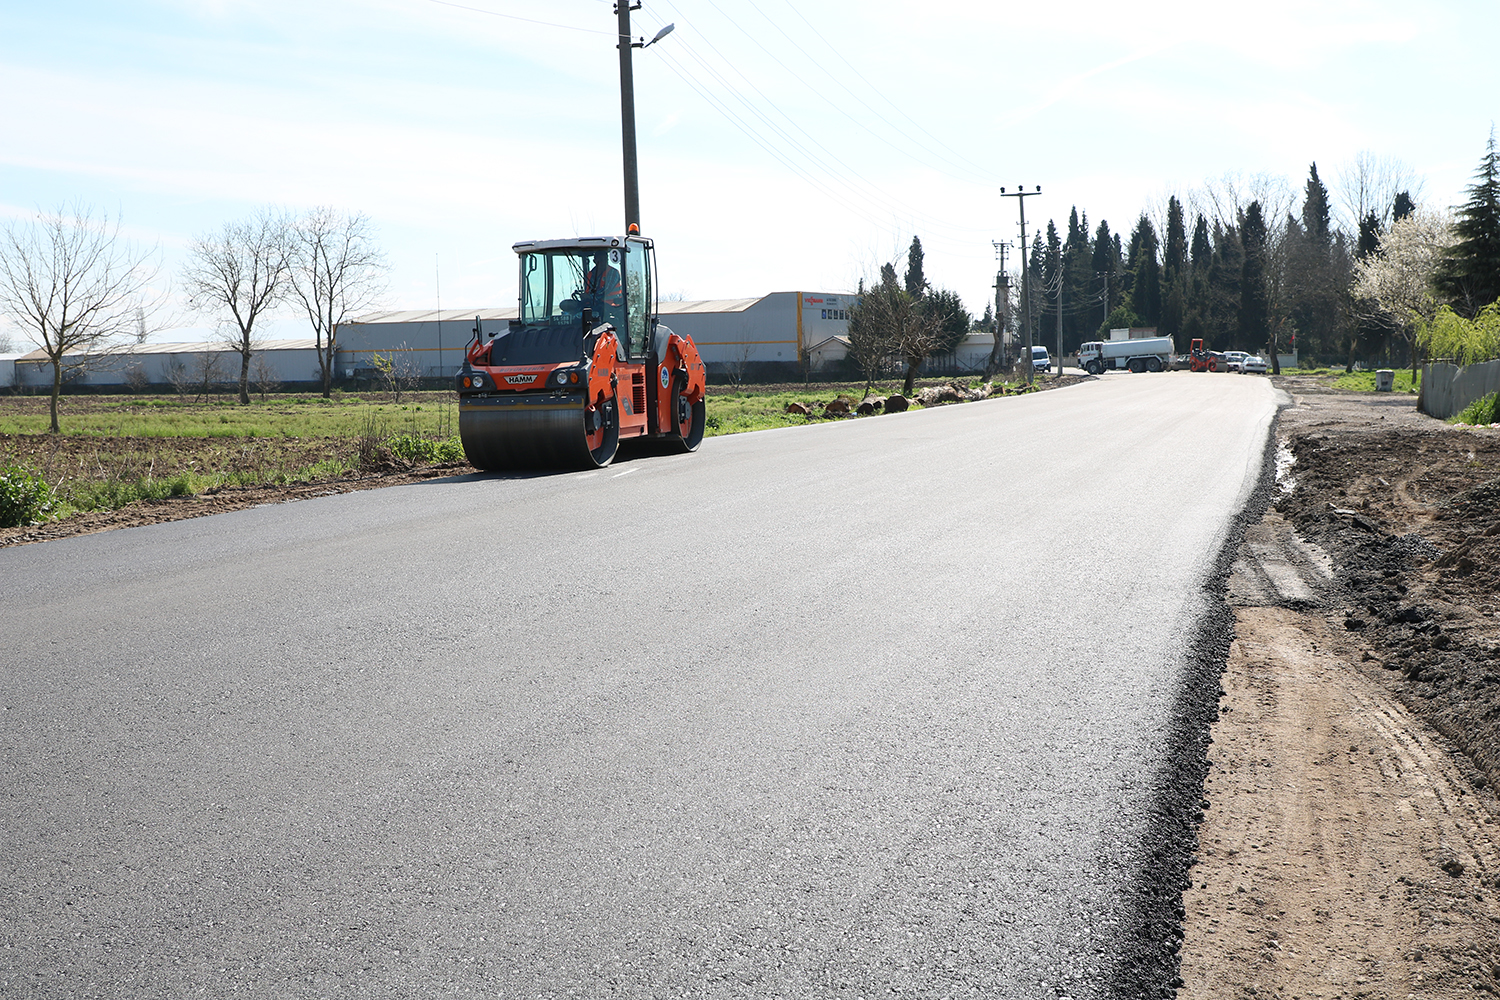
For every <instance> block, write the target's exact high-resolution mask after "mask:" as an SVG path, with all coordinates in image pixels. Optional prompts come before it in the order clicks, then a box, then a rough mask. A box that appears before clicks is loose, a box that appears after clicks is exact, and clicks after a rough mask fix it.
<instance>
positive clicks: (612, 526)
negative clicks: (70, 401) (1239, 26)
mask: <svg viewBox="0 0 1500 1000" xmlns="http://www.w3.org/2000/svg"><path fill="white" fill-rule="evenodd" d="M1273 397H1274V390H1273V389H1272V387H1271V386H1270V384H1269V382H1268V381H1267V380H1263V379H1247V378H1237V377H1229V376H1212V375H1197V376H1195V375H1189V374H1186V373H1173V374H1164V375H1160V376H1151V375H1141V376H1130V375H1118V376H1108V377H1106V378H1104V379H1102V380H1099V381H1097V382H1090V383H1085V384H1081V385H1077V386H1073V387H1069V388H1065V389H1061V390H1057V391H1054V392H1047V393H1041V394H1037V395H1034V396H1026V397H1022V398H1012V399H1001V400H993V401H989V402H984V403H973V404H965V405H962V406H952V407H944V408H939V409H934V410H926V411H918V412H910V413H906V414H900V415H890V416H885V417H880V418H876V419H866V420H860V421H851V422H844V423H837V424H832V423H830V424H820V425H816V426H809V427H806V428H792V429H787V430H779V431H768V432H762V433H757V434H747V435H739V436H734V437H728V438H715V439H710V440H709V441H707V442H706V443H705V444H704V446H703V448H702V450H701V451H700V452H699V453H698V454H696V455H690V456H674V457H667V458H650V459H642V460H637V461H629V462H623V463H620V464H617V465H615V466H612V467H610V468H607V469H603V470H600V471H597V472H592V473H581V474H571V475H553V476H535V477H515V478H502V477H466V478H461V479H452V480H443V481H437V482H432V483H426V484H422V485H415V486H405V487H397V488H392V489H388V490H382V491H369V492H361V493H350V494H344V495H340V496H332V497H327V498H322V499H317V500H308V501H302V502H299V503H295V504H282V505H275V506H268V507H262V508H257V509H254V510H250V511H245V512H240V513H235V514H225V515H220V516H216V517H211V518H203V519H198V520H191V521H180V522H175V523H170V524H162V525H157V526H152V527H146V528H134V529H128V530H123V531H116V532H111V533H107V534H98V535H89V536H83V537H78V538H72V539H67V540H61V541H55V542H48V543H43V544H37V545H29V546H22V547H16V548H10V549H4V550H0V609H3V610H4V616H3V618H0V682H3V683H0V700H3V706H0V707H3V712H0V809H3V818H0V995H4V996H6V997H62V996H79V997H126V996H143V997H144V996H151V997H188V996H194V997H197V996H207V997H229V996H241V995H252V996H277V997H301V996H307V997H312V996H335V995H337V996H345V995H349V996H361V995H368V996H382V997H385V996H411V997H469V996H476V997H477V996H486V997H496V996H505V997H511V996H548V997H552V996H556V997H572V996H578V997H606V996H624V997H665V996H677V995H685V996H745V997H762V996H783V995H784V996H789V997H806V996H841V997H842V996H848V997H856V996H875V995H877V994H879V995H886V994H887V993H888V992H890V993H894V994H896V995H902V996H924V997H925V996H947V995H949V994H950V993H952V994H954V995H967V993H968V992H969V991H970V990H974V991H977V994H978V995H985V996H1005V997H1046V998H1055V997H1058V996H1070V997H1088V996H1094V995H1098V993H1099V991H1100V990H1102V989H1103V985H1102V981H1103V977H1104V976H1105V975H1106V971H1107V967H1108V966H1109V964H1110V961H1111V958H1112V956H1114V955H1116V954H1118V952H1119V942H1118V938H1117V935H1118V934H1120V933H1123V932H1124V929H1123V928H1121V927H1120V926H1119V923H1120V921H1121V920H1122V919H1124V917H1123V914H1124V909H1123V903H1122V901H1121V900H1122V893H1123V892H1124V891H1125V890H1126V889H1127V888H1128V886H1129V885H1130V884H1131V882H1132V880H1133V879H1135V878H1136V877H1137V875H1138V874H1139V864H1140V862H1139V860H1138V847H1139V838H1140V836H1141V833H1142V830H1143V829H1144V826H1145V823H1146V819H1145V817H1143V816H1142V815H1141V813H1142V806H1143V804H1145V803H1147V802H1148V801H1149V800H1150V798H1151V796H1152V794H1153V791H1154V784H1153V783H1154V781H1155V776H1156V775H1157V774H1158V773H1159V772H1160V768H1161V765H1162V764H1163V761H1162V760H1161V759H1160V758H1161V755H1162V749H1161V748H1162V742H1161V734H1162V732H1163V731H1164V729H1165V727H1166V725H1167V723H1168V721H1169V715H1170V709H1171V699H1172V696H1173V694H1174V693H1175V691H1176V687H1177V684H1178V681H1179V680H1180V677H1181V673H1182V665H1183V648H1184V643H1185V640H1186V639H1187V638H1188V637H1189V636H1190V635H1191V634H1192V630H1193V629H1194V627H1195V624H1196V622H1197V621H1198V616H1199V613H1200V611H1201V609H1202V598H1201V596H1200V593H1199V588H1200V584H1201V582H1202V580H1203V578H1204V575H1205V574H1206V573H1207V572H1208V570H1209V567H1210V564H1211V560H1212V558H1213V556H1214V554H1215V552H1216V549H1217V547H1218V545H1219V543H1220V540H1221V539H1222V537H1223V534H1224V532H1225V531H1226V530H1227V527H1228V525H1229V523H1230V521H1231V518H1232V516H1233V515H1234V513H1235V512H1236V511H1237V510H1238V508H1239V506H1240V505H1241V504H1242V503H1243V501H1244V499H1245V497H1246V495H1247V492H1248V491H1249V490H1250V488H1251V487H1252V485H1253V483H1254V480H1255V477H1256V475H1257V473H1258V470H1259V467H1260V458H1261V454H1262V448H1263V446H1264V443H1265V440H1266V436H1267V429H1268V427H1269V424H1270V421H1271V418H1272V415H1273V412H1274V406H1275V402H1274V398H1273Z"/></svg>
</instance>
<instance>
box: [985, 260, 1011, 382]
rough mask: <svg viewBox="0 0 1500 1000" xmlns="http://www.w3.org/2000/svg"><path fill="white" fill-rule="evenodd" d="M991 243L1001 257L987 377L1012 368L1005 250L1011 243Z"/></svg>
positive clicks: (996, 282)
mask: <svg viewBox="0 0 1500 1000" xmlns="http://www.w3.org/2000/svg"><path fill="white" fill-rule="evenodd" d="M990 243H991V245H992V246H994V248H995V256H996V257H998V258H999V259H1000V271H999V272H998V273H997V274H996V275H995V343H994V344H993V345H992V346H991V347H990V363H989V365H988V366H987V369H986V371H985V377H986V378H988V377H990V376H991V375H993V374H995V372H997V371H999V370H1000V369H1002V368H1004V369H1007V370H1009V368H1010V352H1009V351H1007V350H1006V349H1005V347H1006V345H1005V329H1006V327H1008V326H1009V325H1010V324H1009V323H1008V322H1006V321H1007V320H1008V319H1009V318H1010V316H1009V313H1010V278H1009V276H1008V275H1007V274H1006V273H1005V251H1006V250H1009V249H1010V247H1011V244H1010V243H1009V242H1000V241H997V240H991V241H990Z"/></svg>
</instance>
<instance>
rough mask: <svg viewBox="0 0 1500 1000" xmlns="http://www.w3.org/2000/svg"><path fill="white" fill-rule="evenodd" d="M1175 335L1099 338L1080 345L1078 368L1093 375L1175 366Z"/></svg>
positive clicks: (1156, 370) (1146, 370)
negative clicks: (1173, 342)
mask: <svg viewBox="0 0 1500 1000" xmlns="http://www.w3.org/2000/svg"><path fill="white" fill-rule="evenodd" d="M1172 351H1173V346H1172V338H1171V337H1138V338H1136V339H1134V340H1095V341H1091V342H1090V343H1087V344H1081V345H1079V347H1078V367H1080V368H1082V369H1083V370H1084V371H1086V372H1088V373H1089V374H1090V375H1103V374H1104V373H1105V372H1107V371H1120V370H1124V371H1131V372H1160V371H1166V370H1168V369H1169V368H1171V367H1172Z"/></svg>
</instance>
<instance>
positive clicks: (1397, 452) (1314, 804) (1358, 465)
mask: <svg viewBox="0 0 1500 1000" xmlns="http://www.w3.org/2000/svg"><path fill="white" fill-rule="evenodd" d="M1281 385H1282V387H1283V388H1284V389H1285V390H1286V391H1288V392H1289V393H1290V394H1291V396H1292V399H1293V405H1292V406H1291V407H1290V408H1288V409H1287V410H1285V411H1283V414H1282V418H1281V422H1280V427H1279V432H1278V435H1279V438H1280V443H1281V445H1282V447H1283V449H1284V453H1283V460H1284V461H1283V466H1284V474H1283V476H1282V487H1283V489H1281V490H1280V491H1278V494H1277V497H1276V499H1275V500H1274V501H1273V503H1272V507H1271V509H1270V510H1269V511H1268V512H1267V514H1266V516H1265V518H1264V519H1263V520H1262V521H1261V522H1260V523H1259V524H1257V525H1254V526H1252V527H1251V528H1250V529H1249V530H1248V531H1247V534H1246V538H1245V540H1244V543H1243V545H1242V546H1241V549H1240V556H1239V559H1238V560H1237V562H1236V563H1235V567H1234V570H1233V572H1232V574H1231V579H1230V582H1229V595H1228V596H1229V600H1230V603H1231V605H1232V606H1233V607H1234V610H1235V618H1236V638H1235V641H1234V643H1233V644H1232V645H1231V648H1230V654H1229V659H1228V663H1227V665H1226V669H1225V672H1224V675H1223V681H1222V685H1223V690H1224V694H1223V697H1222V699H1221V702H1220V718H1219V721H1218V722H1217V723H1216V724H1215V726H1214V728H1213V745H1212V747H1211V750H1210V753H1209V764H1210V771H1209V776H1208V778H1207V781H1206V784H1205V800H1204V819H1203V821H1202V823H1201V825H1200V827H1199V832H1198V836H1199V844H1200V849H1199V860H1198V863H1197V865H1196V866H1195V867H1194V869H1193V871H1192V885H1191V887H1190V888H1189V889H1188V890H1187V891H1186V893H1185V894H1184V900H1183V902H1184V910H1185V914H1186V918H1185V927H1184V930H1185V938H1184V942H1183V948H1182V952H1181V958H1182V978H1183V980H1184V982H1185V984H1186V985H1185V986H1184V987H1183V989H1182V990H1181V991H1180V993H1179V995H1181V996H1188V997H1215V998H1222V997H1266V996H1286V997H1293V996H1295V997H1316V996H1323V997H1365V996H1369V997H1395V996H1399V997H1407V996H1419V997H1449V996H1459V995H1463V996H1472V995H1474V993H1475V992H1476V991H1480V992H1490V993H1500V801H1497V799H1496V797H1495V794H1494V789H1495V787H1496V783H1497V782H1500V767H1497V764H1500V760H1497V758H1496V748H1497V746H1500V618H1497V616H1496V612H1497V610H1500V603H1497V593H1496V583H1497V580H1496V577H1495V575H1494V574H1495V572H1496V566H1497V559H1496V556H1500V537H1497V536H1500V531H1495V533H1493V534H1487V532H1490V531H1491V530H1492V529H1494V528H1495V526H1496V525H1500V502H1497V500H1500V497H1493V496H1492V494H1493V493H1495V492H1496V491H1495V484H1496V483H1497V482H1500V434H1497V433H1496V432H1495V431H1493V430H1483V431H1467V430H1461V429H1457V428H1453V427H1449V426H1448V425H1446V424H1443V423H1440V422H1438V421H1434V420H1431V419H1429V418H1426V417H1423V416H1421V415H1420V414H1418V413H1417V412H1416V411H1415V408H1414V405H1413V401H1412V400H1411V398H1410V397H1392V396H1371V395H1368V394H1358V393H1341V392H1336V391H1332V390H1330V389H1329V388H1327V387H1326V386H1325V385H1323V384H1320V383H1318V382H1315V381H1312V380H1300V379H1284V380H1281Z"/></svg>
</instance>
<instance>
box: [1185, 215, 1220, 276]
mask: <svg viewBox="0 0 1500 1000" xmlns="http://www.w3.org/2000/svg"><path fill="white" fill-rule="evenodd" d="M1188 252H1189V255H1190V256H1191V257H1192V260H1193V270H1195V271H1198V270H1205V269H1207V268H1208V265H1209V262H1210V261H1211V260H1212V259H1213V254H1214V247H1213V244H1212V243H1211V242H1209V239H1208V220H1207V219H1205V218H1204V217H1203V216H1202V215H1199V216H1198V221H1197V222H1195V223H1194V224H1193V245H1192V248H1191V249H1190V250H1189V251H1188Z"/></svg>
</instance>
